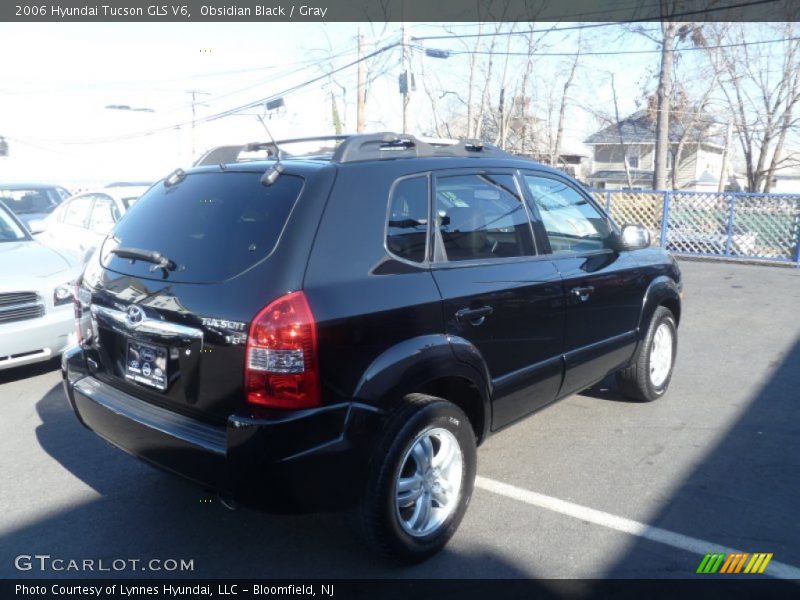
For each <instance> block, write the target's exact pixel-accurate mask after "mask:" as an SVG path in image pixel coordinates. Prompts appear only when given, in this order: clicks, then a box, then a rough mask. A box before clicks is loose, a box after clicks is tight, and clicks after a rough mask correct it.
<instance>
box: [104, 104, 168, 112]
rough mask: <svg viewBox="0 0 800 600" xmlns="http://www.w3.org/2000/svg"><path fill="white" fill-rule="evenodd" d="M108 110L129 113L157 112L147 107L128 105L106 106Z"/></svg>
mask: <svg viewBox="0 0 800 600" xmlns="http://www.w3.org/2000/svg"><path fill="white" fill-rule="evenodd" d="M106 108H107V109H108V110H123V111H128V112H148V113H151V112H156V111H155V109H152V108H149V107H147V106H136V107H133V106H129V105H128V104H106Z"/></svg>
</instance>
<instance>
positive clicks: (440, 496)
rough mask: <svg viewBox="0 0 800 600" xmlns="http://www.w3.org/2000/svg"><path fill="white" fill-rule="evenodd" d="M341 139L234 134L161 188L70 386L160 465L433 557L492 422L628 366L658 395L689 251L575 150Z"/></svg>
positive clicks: (135, 216) (90, 286)
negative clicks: (675, 252) (298, 141)
mask: <svg viewBox="0 0 800 600" xmlns="http://www.w3.org/2000/svg"><path fill="white" fill-rule="evenodd" d="M335 141H336V143H337V144H338V145H336V147H335V149H333V150H332V151H331V152H329V153H327V154H316V155H312V156H302V157H298V156H294V157H290V156H289V155H287V154H283V150H281V151H278V152H276V151H275V148H276V146H275V145H274V143H273V144H265V145H261V146H260V147H261V148H262V149H264V148H266V149H267V150H270V151H271V152H270V156H272V157H273V159H271V160H264V161H257V162H243V161H241V160H240V161H238V162H237V159H236V156H237V155H238V150H240V148H236V149H232V148H226V147H223V148H219V149H216V150H214V151H212V152H210V153H209V155H207V156H206V157H205V159H203V160H201V161H200V165H199V166H196V167H194V168H192V169H190V170H188V171H186V172H183V171H180V170H179V171H176V172H175V173H173V174H172V175H171V176H170V177H168V178H167V179H166V180H164V181H162V182H160V183H158V184H156V185H155V186H153V188H151V189H150V191H148V192H147V193H146V194H145V195H144V196H143V197H142V198H141V199H140V200H139V201H138V202H137V203H136V204H135V205H134V206H133V208H132V209H131V210H130V211H129V212H128V213H127V214H126V216H125V217H124V218H123V219H122V221H121V222H120V223H119V224H118V225H117V226H116V227H115V229H114V231H113V233H112V234H111V235H110V236H109V237H108V238H107V239H106V241H105V243H104V244H103V246H102V248H101V250H100V251H99V252H98V253H97V256H96V257H94V258H93V259H92V260H91V262H90V264H89V265H88V267H87V269H86V271H85V273H84V275H83V279H82V283H81V284H80V285H79V287H78V289H77V290H76V306H77V308H76V311H77V314H78V329H79V334H80V336H79V337H80V342H79V345H78V346H76V347H74V348H72V349H70V350H69V351H68V352H66V354H65V355H64V360H63V370H64V381H65V388H66V392H67V395H68V396H69V400H70V402H71V404H72V406H73V408H74V410H75V413H76V414H77V416H78V418H79V419H80V420H81V422H82V423H83V424H84V425H86V426H87V427H88V428H89V429H92V430H94V431H95V432H96V433H97V434H98V435H100V436H101V437H103V438H104V439H106V440H108V441H109V442H111V443H112V444H113V445H115V446H117V447H119V448H121V449H123V450H125V451H127V452H129V453H131V454H133V455H135V456H137V457H139V458H141V459H143V460H145V461H147V462H149V463H152V464H153V465H156V466H158V467H162V468H164V469H166V470H168V471H172V472H174V473H177V474H179V475H182V476H184V477H187V478H189V479H191V480H193V481H195V482H197V483H199V484H201V485H202V486H204V487H206V488H207V489H213V490H217V491H219V492H220V493H221V494H223V495H224V496H227V497H229V498H232V499H235V500H237V501H238V502H240V503H242V504H244V505H249V506H255V507H260V508H263V509H266V510H271V511H284V512H285V511H311V510H320V509H332V508H355V509H356V510H354V511H353V514H354V515H357V519H356V522H357V523H358V524H359V528H360V529H362V530H363V531H362V533H363V534H364V535H365V536H366V538H367V539H368V540H369V541H370V542H371V543H372V544H373V545H374V546H375V547H377V548H378V549H380V550H381V551H382V552H384V553H385V554H388V555H390V556H392V557H394V558H397V559H400V560H403V561H408V562H414V561H420V560H423V559H424V558H426V557H428V556H430V555H432V554H433V553H435V552H436V551H437V550H439V549H441V548H442V547H443V546H444V545H445V543H446V542H447V540H448V539H449V538H450V537H451V536H452V535H453V533H454V532H455V530H456V528H457V527H458V525H459V523H460V521H461V519H462V517H463V516H464V512H465V511H466V508H467V505H468V503H469V500H470V496H471V494H472V490H473V482H474V479H475V469H476V446H477V444H479V443H481V441H483V440H484V439H486V437H487V436H488V435H489V434H491V433H492V432H494V431H497V430H499V429H501V428H503V427H504V426H506V425H509V424H510V423H513V422H514V421H516V420H517V419H520V418H521V417H524V416H525V415H528V414H529V413H532V412H534V411H535V410H537V409H539V408H541V407H543V406H545V405H546V404H549V403H551V402H553V401H554V400H556V399H558V398H561V397H564V396H567V395H569V394H572V393H573V392H576V391H578V390H581V389H583V388H586V387H588V386H590V385H592V384H594V383H595V382H597V381H599V380H601V379H603V378H604V377H605V376H606V375H608V374H609V373H613V372H616V373H617V377H618V381H619V388H620V390H621V391H622V393H623V394H625V395H627V396H629V397H631V398H633V399H636V400H642V401H648V400H653V399H656V398H658V397H660V396H661V395H663V394H664V392H665V391H666V389H667V386H668V384H669V381H670V376H671V373H672V368H673V363H674V359H675V353H676V348H677V330H676V327H677V324H678V321H679V319H680V312H681V304H680V302H681V300H680V297H681V281H680V272H679V270H678V267H677V265H676V263H675V261H674V260H673V259H672V258H671V257H670V256H669V255H668V254H666V253H665V252H664V251H662V250H661V249H658V248H652V247H650V245H649V233H648V232H647V231H646V230H645V229H644V228H642V227H640V226H636V225H630V226H625V227H623V228H622V229H621V230H620V229H618V227H617V226H616V225H615V224H614V223H613V222H612V221H611V220H610V219H609V217H608V216H607V215H606V214H605V213H604V211H603V210H602V209H601V208H600V207H599V206H598V205H597V204H595V202H594V200H593V199H592V197H591V196H589V195H588V194H587V193H586V192H585V191H584V190H583V189H582V188H581V187H580V185H578V184H577V183H576V182H575V181H573V180H572V179H570V178H569V177H566V176H565V175H563V174H562V173H560V172H558V171H555V170H552V169H549V168H547V167H543V166H541V165H538V164H536V163H534V162H531V161H528V160H522V159H517V158H514V157H512V156H510V155H508V154H506V153H504V152H502V151H500V150H498V149H496V148H493V147H491V146H486V147H483V146H481V145H480V144H479V143H477V142H459V143H451V144H449V145H446V144H444V143H443V142H442V143H439V144H434V143H432V142H427V143H426V142H423V141H420V140H417V139H415V138H413V137H410V136H396V135H393V134H372V135H361V136H351V137H348V138H346V139H343V140H342V139H337V140H335ZM277 145H278V146H280V147H282V148H283V147H285V146H284V145H283V144H282V143H281V142H277ZM258 147H259V145H248V146H247V147H246V148H247V149H250V150H253V149H257V148H258ZM276 156H277V158H278V160H277V161H276V160H275V157H276Z"/></svg>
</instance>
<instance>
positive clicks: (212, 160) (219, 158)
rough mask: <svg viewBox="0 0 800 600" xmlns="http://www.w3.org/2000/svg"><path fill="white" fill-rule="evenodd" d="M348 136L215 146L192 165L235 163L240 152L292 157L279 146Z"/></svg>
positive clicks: (339, 137)
mask: <svg viewBox="0 0 800 600" xmlns="http://www.w3.org/2000/svg"><path fill="white" fill-rule="evenodd" d="M350 137H351V136H349V135H318V136H313V137H302V138H289V139H285V140H275V142H274V143H273V142H250V143H249V144H244V145H235V146H217V147H216V148H212V149H211V150H209V151H208V152H206V153H205V154H204V155H203V156H201V157H200V158H199V159H197V161H196V162H195V163H194V166H195V167H202V166H204V165H218V164H220V163H222V164H226V163H235V162H236V161H237V160H239V155H240V154H241V153H242V152H257V151H258V150H266V151H267V156H270V157H272V156H277V154H278V152H280V153H281V158H286V157H290V156H292V154H290V153H288V152H285V151H284V150H283V149H282V148H281V146H287V145H291V144H302V143H304V142H341V141H343V140H346V139H348V138H350Z"/></svg>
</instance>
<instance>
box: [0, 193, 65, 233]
mask: <svg viewBox="0 0 800 600" xmlns="http://www.w3.org/2000/svg"><path fill="white" fill-rule="evenodd" d="M69 196H70V193H69V192H68V191H67V190H66V189H65V188H63V187H61V186H58V185H48V184H42V183H0V202H3V203H4V204H5V205H6V206H7V207H8V208H9V209H10V210H11V212H13V213H14V214H15V215H16V216H17V217H19V219H20V220H21V221H22V222H23V223H24V224H25V225H26V226H29V224H30V222H31V221H34V220H41V219H44V218H45V217H46V216H47V215H49V214H50V213H51V212H53V211H54V210H55V208H56V207H57V206H58V205H59V204H61V202H63V201H64V200H66V199H67V198H69Z"/></svg>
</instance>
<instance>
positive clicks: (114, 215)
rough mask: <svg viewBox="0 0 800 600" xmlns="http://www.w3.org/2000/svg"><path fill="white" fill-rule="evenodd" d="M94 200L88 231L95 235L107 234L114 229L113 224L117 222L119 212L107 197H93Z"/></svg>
mask: <svg viewBox="0 0 800 600" xmlns="http://www.w3.org/2000/svg"><path fill="white" fill-rule="evenodd" d="M95 198H96V199H95V203H94V208H93V209H92V219H91V221H89V229H91V230H92V231H96V232H97V233H108V232H109V231H111V230H112V229H113V228H114V223H116V222H117V221H118V220H119V211H118V210H117V207H116V205H115V204H114V201H113V200H112V199H111V198H109V197H108V196H95Z"/></svg>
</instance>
